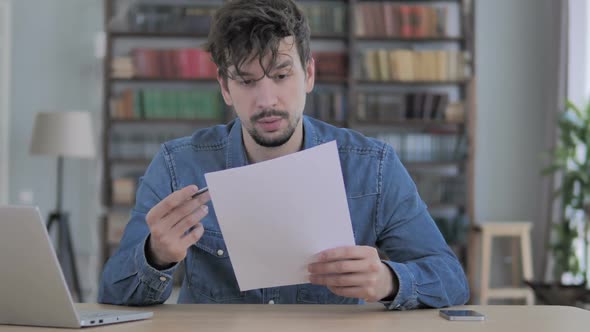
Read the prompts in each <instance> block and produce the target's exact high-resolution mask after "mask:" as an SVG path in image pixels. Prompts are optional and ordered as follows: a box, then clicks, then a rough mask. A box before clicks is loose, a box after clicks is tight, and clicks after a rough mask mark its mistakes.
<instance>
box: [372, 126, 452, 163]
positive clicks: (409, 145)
mask: <svg viewBox="0 0 590 332" xmlns="http://www.w3.org/2000/svg"><path fill="white" fill-rule="evenodd" d="M375 138H377V139H379V140H381V141H383V142H385V143H387V144H389V145H391V146H392V147H393V148H394V150H395V151H396V153H397V154H398V156H399V158H400V159H401V160H402V161H403V162H444V161H456V160H457V159H459V157H460V156H462V155H463V153H462V151H461V150H462V149H463V146H462V145H461V141H460V140H459V137H458V136H457V135H433V134H405V133H399V134H392V133H378V134H377V135H375Z"/></svg>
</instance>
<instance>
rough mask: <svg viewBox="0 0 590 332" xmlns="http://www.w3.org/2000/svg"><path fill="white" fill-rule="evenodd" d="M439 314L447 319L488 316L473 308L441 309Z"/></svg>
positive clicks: (476, 318)
mask: <svg viewBox="0 0 590 332" xmlns="http://www.w3.org/2000/svg"><path fill="white" fill-rule="evenodd" d="M439 315H440V316H441V317H443V318H445V319H447V320H485V319H486V316H485V315H484V314H481V313H479V312H477V311H473V310H440V311H439Z"/></svg>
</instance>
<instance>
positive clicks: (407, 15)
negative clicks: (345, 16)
mask: <svg viewBox="0 0 590 332" xmlns="http://www.w3.org/2000/svg"><path fill="white" fill-rule="evenodd" d="M447 16H448V6H446V5H443V6H432V5H408V4H394V3H390V2H363V3H360V4H358V6H357V9H356V10H355V20H356V24H355V33H356V35H357V36H359V37H403V38H424V37H444V36H447Z"/></svg>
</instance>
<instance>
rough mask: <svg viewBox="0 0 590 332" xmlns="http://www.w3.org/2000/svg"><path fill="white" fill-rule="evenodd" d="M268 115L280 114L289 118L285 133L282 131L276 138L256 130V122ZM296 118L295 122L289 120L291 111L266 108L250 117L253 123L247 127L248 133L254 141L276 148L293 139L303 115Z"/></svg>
mask: <svg viewBox="0 0 590 332" xmlns="http://www.w3.org/2000/svg"><path fill="white" fill-rule="evenodd" d="M267 116H279V117H281V118H283V119H285V120H287V128H286V129H285V131H284V133H282V134H281V135H280V136H278V137H274V138H268V137H263V136H262V135H260V133H259V132H258V130H256V126H255V125H254V124H255V123H256V121H258V120H260V119H262V118H265V117H267ZM294 120H295V121H293V122H291V121H289V113H287V112H284V111H278V110H274V109H272V110H265V111H262V112H260V113H258V114H255V115H253V116H251V117H250V123H251V124H252V127H251V128H248V129H247V130H248V134H250V137H252V139H253V140H254V142H256V144H258V145H260V146H263V147H265V148H276V147H279V146H282V145H283V144H285V143H287V142H288V141H289V140H290V139H291V136H293V133H294V132H295V128H296V127H297V124H298V123H299V121H300V120H301V116H299V117H297V118H295V119H294Z"/></svg>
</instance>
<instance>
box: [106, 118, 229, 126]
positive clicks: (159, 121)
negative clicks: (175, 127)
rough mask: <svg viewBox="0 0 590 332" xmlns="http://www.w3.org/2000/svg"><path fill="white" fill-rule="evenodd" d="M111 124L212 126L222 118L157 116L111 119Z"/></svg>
mask: <svg viewBox="0 0 590 332" xmlns="http://www.w3.org/2000/svg"><path fill="white" fill-rule="evenodd" d="M110 122H111V123H112V124H123V125H124V124H161V125H167V124H189V125H202V126H207V127H209V126H214V125H218V124H222V123H224V122H223V121H222V120H205V119H174V118H159V119H111V120H110Z"/></svg>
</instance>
